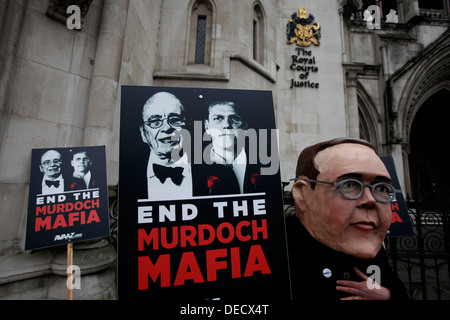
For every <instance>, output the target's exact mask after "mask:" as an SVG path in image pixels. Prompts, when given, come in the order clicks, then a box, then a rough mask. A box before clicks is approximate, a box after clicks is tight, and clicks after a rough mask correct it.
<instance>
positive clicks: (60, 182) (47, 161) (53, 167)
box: [39, 150, 64, 194]
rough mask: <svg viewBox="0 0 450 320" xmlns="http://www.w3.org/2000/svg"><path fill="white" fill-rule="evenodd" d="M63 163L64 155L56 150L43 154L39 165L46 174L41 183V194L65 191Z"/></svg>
mask: <svg viewBox="0 0 450 320" xmlns="http://www.w3.org/2000/svg"><path fill="white" fill-rule="evenodd" d="M62 163H63V162H62V156H61V154H60V153H59V152H58V151H56V150H49V151H47V152H45V153H44V154H43V155H42V157H41V163H40V165H39V169H40V170H41V172H42V173H43V174H44V177H43V179H42V184H41V185H42V188H41V194H56V193H62V192H64V177H63V175H62Z"/></svg>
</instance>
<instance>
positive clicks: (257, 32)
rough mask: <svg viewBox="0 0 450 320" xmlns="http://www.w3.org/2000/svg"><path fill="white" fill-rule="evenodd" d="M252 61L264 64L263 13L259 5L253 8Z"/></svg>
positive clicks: (256, 4)
mask: <svg viewBox="0 0 450 320" xmlns="http://www.w3.org/2000/svg"><path fill="white" fill-rule="evenodd" d="M253 59H254V60H256V61H257V62H259V63H260V64H264V12H263V10H262V7H261V5H260V4H259V3H255V5H254V6H253Z"/></svg>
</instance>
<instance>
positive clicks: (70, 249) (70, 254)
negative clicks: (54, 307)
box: [67, 242, 73, 300]
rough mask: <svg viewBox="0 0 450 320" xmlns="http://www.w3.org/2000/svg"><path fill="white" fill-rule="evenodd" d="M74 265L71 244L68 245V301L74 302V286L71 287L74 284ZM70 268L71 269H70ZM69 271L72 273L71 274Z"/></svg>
mask: <svg viewBox="0 0 450 320" xmlns="http://www.w3.org/2000/svg"><path fill="white" fill-rule="evenodd" d="M72 265H73V243H72V242H70V243H68V244H67V300H73V289H72V286H71V285H69V283H70V284H71V282H72V275H73V270H72V268H71V266H72ZM69 267H70V269H69ZM69 270H70V271H71V272H69Z"/></svg>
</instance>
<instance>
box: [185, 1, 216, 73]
mask: <svg viewBox="0 0 450 320" xmlns="http://www.w3.org/2000/svg"><path fill="white" fill-rule="evenodd" d="M212 18H213V14H212V6H211V3H210V2H209V1H207V0H198V1H197V2H195V3H194V5H193V6H192V14H191V24H190V37H189V57H188V64H206V65H209V64H210V62H211V42H212Z"/></svg>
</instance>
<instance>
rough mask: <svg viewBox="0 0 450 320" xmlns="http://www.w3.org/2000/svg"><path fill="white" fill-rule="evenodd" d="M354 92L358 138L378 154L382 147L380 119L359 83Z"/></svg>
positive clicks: (370, 99)
mask: <svg viewBox="0 0 450 320" xmlns="http://www.w3.org/2000/svg"><path fill="white" fill-rule="evenodd" d="M356 90H357V99H358V115H359V131H360V138H362V139H366V140H367V141H370V142H371V143H372V144H373V145H374V146H375V147H376V149H377V150H378V152H380V151H381V147H382V132H381V129H380V123H381V117H380V115H379V112H378V111H377V108H376V105H375V103H374V102H373V100H372V98H371V97H370V95H369V94H368V93H367V91H366V90H365V89H364V87H363V86H362V85H361V84H360V83H359V82H358V83H357V85H356Z"/></svg>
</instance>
